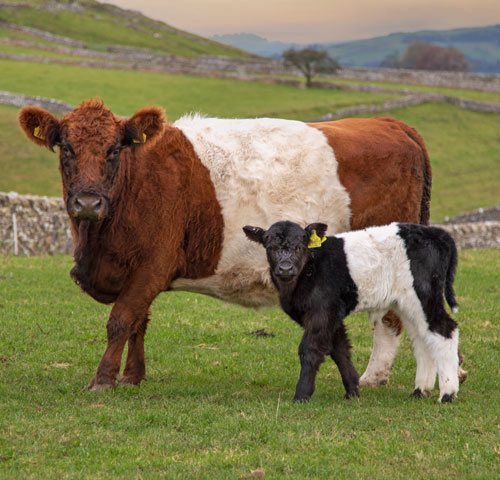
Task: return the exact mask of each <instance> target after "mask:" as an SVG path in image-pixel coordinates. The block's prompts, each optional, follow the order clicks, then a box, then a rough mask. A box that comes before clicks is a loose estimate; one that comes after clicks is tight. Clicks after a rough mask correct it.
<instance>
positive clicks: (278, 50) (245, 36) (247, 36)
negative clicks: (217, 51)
mask: <svg viewBox="0 0 500 480" xmlns="http://www.w3.org/2000/svg"><path fill="white" fill-rule="evenodd" d="M211 38H212V39H213V40H216V41H217V42H220V43H225V44H227V45H232V46H234V47H237V48H241V49H242V50H246V51H247V52H252V53H254V54H256V55H262V56H263V57H273V58H279V57H280V56H281V54H282V53H283V52H284V51H285V50H287V49H288V48H292V47H293V48H303V47H304V45H299V44H298V43H287V42H270V41H269V40H267V39H265V38H263V37H259V36H258V35H254V34H253V33H233V34H225V35H213V36H212V37H211Z"/></svg>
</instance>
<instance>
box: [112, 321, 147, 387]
mask: <svg viewBox="0 0 500 480" xmlns="http://www.w3.org/2000/svg"><path fill="white" fill-rule="evenodd" d="M148 322H149V317H147V316H146V318H145V319H144V320H143V321H142V322H141V323H140V324H139V325H138V327H137V330H136V332H135V333H133V334H132V335H130V337H129V339H128V352H127V362H126V363H125V369H124V370H123V376H122V377H120V378H119V379H118V382H119V383H121V384H130V385H139V384H140V383H141V381H142V380H145V379H146V361H145V359H144V335H145V334H146V329H147V326H148Z"/></svg>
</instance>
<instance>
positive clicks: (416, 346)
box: [413, 336, 436, 398]
mask: <svg viewBox="0 0 500 480" xmlns="http://www.w3.org/2000/svg"><path fill="white" fill-rule="evenodd" d="M413 353H414V355H415V359H416V360H417V373H416V376H415V390H414V391H413V396H414V397H415V398H421V397H428V396H429V395H430V394H431V391H432V389H433V388H434V384H435V383H436V366H435V364H434V360H433V358H432V356H431V354H430V352H429V350H428V349H427V347H426V345H425V343H424V342H423V340H422V339H421V338H420V337H418V336H416V337H415V338H414V339H413Z"/></svg>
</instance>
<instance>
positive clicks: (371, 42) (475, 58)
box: [327, 25, 500, 72]
mask: <svg viewBox="0 0 500 480" xmlns="http://www.w3.org/2000/svg"><path fill="white" fill-rule="evenodd" d="M413 40H426V41H428V42H432V43H436V44H438V45H441V46H443V47H449V46H452V47H456V48H459V49H460V50H462V51H463V52H464V53H465V55H466V58H467V61H469V62H470V63H472V64H473V68H472V70H474V71H479V72H500V48H499V45H500V25H492V26H488V27H477V28H459V29H453V30H424V31H420V32H411V33H408V32H407V33H391V34H390V35H385V36H382V37H375V38H370V39H366V40H357V41H354V42H346V43H342V44H332V45H327V50H328V53H329V54H330V56H331V57H333V58H336V59H337V60H338V61H339V62H340V63H341V64H342V65H350V66H378V65H380V62H382V60H384V58H385V57H387V56H388V55H392V54H394V53H397V54H401V53H403V52H404V50H405V49H406V47H407V45H408V44H409V43H411V42H412V41H413Z"/></svg>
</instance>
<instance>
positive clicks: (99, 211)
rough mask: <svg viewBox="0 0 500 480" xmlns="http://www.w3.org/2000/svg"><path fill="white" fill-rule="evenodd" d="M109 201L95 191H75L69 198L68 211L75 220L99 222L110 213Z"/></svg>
mask: <svg viewBox="0 0 500 480" xmlns="http://www.w3.org/2000/svg"><path fill="white" fill-rule="evenodd" d="M108 211H109V201H108V200H107V199H106V198H105V197H103V196H102V195H99V194H98V193H94V192H79V193H75V194H74V195H72V196H71V197H70V198H69V199H68V213H69V215H70V216H71V217H73V218H74V219H75V220H89V221H91V222H97V221H99V220H102V219H103V218H105V217H106V216H107V215H108Z"/></svg>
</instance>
